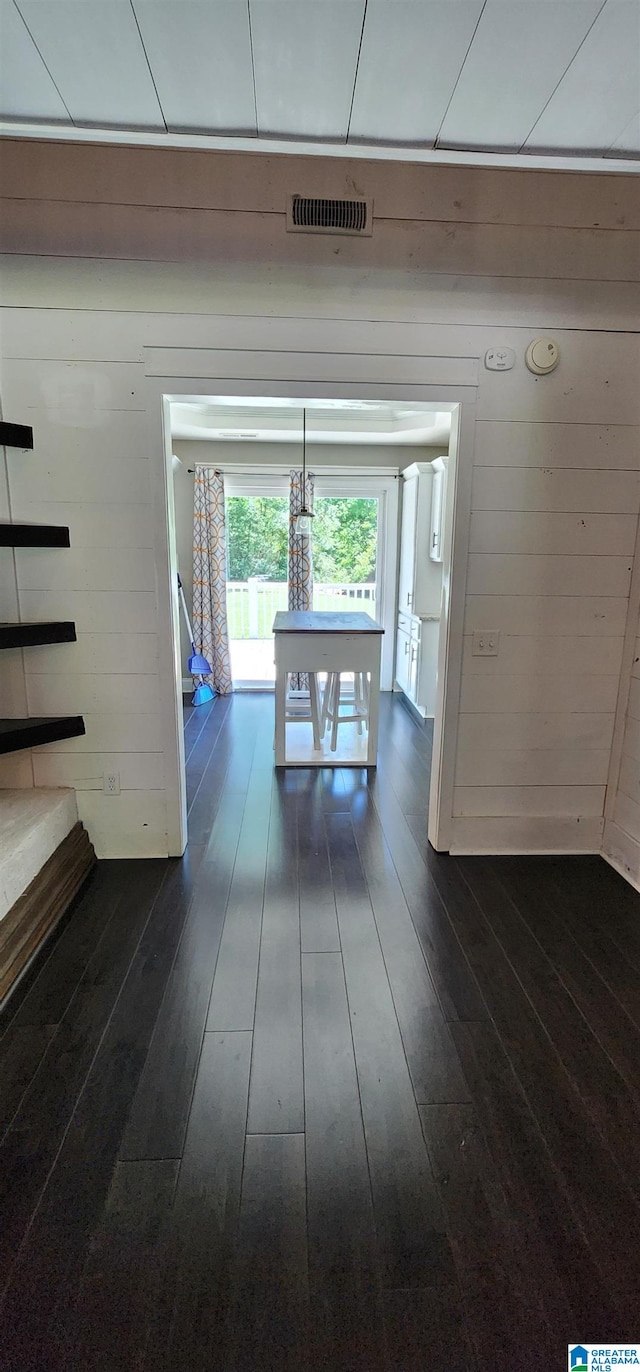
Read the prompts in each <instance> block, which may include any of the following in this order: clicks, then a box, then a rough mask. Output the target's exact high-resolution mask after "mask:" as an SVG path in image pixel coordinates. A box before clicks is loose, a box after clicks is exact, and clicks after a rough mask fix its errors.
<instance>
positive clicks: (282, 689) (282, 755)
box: [275, 663, 287, 767]
mask: <svg viewBox="0 0 640 1372" xmlns="http://www.w3.org/2000/svg"><path fill="white" fill-rule="evenodd" d="M286 699H287V673H286V672H283V670H282V668H281V667H280V666H278V664H277V663H276V689H275V706H276V739H275V747H276V767H284V766H286V735H285V730H286V723H285V709H286Z"/></svg>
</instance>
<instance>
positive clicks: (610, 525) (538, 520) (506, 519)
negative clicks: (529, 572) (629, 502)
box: [469, 510, 638, 557]
mask: <svg viewBox="0 0 640 1372" xmlns="http://www.w3.org/2000/svg"><path fill="white" fill-rule="evenodd" d="M637 523H638V520H637V515H636V514H635V513H633V514H613V515H612V514H560V513H557V512H552V513H549V512H547V511H538V510H524V511H520V510H497V511H493V510H476V511H474V512H473V513H472V515H471V526H470V534H469V540H470V541H469V550H470V552H472V553H521V554H522V553H526V554H529V555H536V554H537V555H541V554H543V553H558V554H563V553H564V554H571V555H573V554H574V553H582V554H583V555H586V556H593V557H599V556H602V555H604V556H610V555H611V553H612V552H616V553H618V554H622V555H625V554H629V553H633V550H634V547H635V538H636V529H637Z"/></svg>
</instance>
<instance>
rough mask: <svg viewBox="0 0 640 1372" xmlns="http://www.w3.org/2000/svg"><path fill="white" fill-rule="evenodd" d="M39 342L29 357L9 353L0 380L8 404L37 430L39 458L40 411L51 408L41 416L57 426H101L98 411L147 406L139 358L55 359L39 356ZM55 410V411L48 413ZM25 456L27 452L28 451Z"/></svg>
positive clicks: (2, 365)
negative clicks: (42, 358) (117, 359)
mask: <svg viewBox="0 0 640 1372" xmlns="http://www.w3.org/2000/svg"><path fill="white" fill-rule="evenodd" d="M37 354H38V348H37V345H36V346H35V347H33V348H32V349H31V350H30V356H28V357H26V358H12V357H7V356H6V355H4V356H3V360H2V362H1V363H0V385H1V386H2V392H3V396H4V397H5V403H6V404H7V406H10V407H11V409H12V410H13V411H17V412H19V413H22V414H24V415H26V422H28V423H29V424H31V426H32V428H33V431H34V434H33V440H34V447H33V451H32V454H31V456H32V457H33V456H34V455H35V453H36V451H37V449H36V443H37V444H38V447H39V446H40V444H41V443H42V434H38V431H37V420H36V417H35V414H34V411H37V410H43V411H45V413H44V414H43V415H42V418H41V420H40V422H41V423H43V424H44V423H46V422H47V421H48V422H49V423H50V424H51V425H52V426H54V425H55V424H61V425H63V426H66V425H68V426H69V427H71V428H73V427H74V426H75V425H76V424H80V425H82V423H83V421H84V423H85V424H86V427H87V428H93V427H97V425H96V419H95V414H96V411H98V412H100V411H103V410H109V411H111V410H116V411H122V410H133V411H135V410H144V409H145V408H146V401H145V397H144V393H143V390H142V389H141V388H142V386H143V378H142V374H141V372H140V367H139V365H138V364H137V363H135V362H129V361H126V360H123V361H122V362H114V361H112V360H111V359H103V358H101V359H100V360H99V361H97V362H93V361H90V360H88V359H83V360H82V362H81V363H80V362H77V361H67V360H66V359H65V358H61V357H60V356H59V355H58V357H56V358H54V359H48V360H41V359H40V358H38V355H37ZM47 412H49V413H47ZM23 456H24V455H23Z"/></svg>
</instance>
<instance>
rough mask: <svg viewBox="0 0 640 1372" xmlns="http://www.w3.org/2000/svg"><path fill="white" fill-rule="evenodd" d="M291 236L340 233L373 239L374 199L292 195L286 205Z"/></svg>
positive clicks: (288, 228) (288, 229) (288, 230)
mask: <svg viewBox="0 0 640 1372" xmlns="http://www.w3.org/2000/svg"><path fill="white" fill-rule="evenodd" d="M287 232H288V233H337V234H348V235H349V236H350V237H352V238H370V237H371V234H372V233H373V201H372V200H325V199H324V198H322V199H321V198H320V197H316V196H310V195H292V196H290V197H289V203H288V205H287Z"/></svg>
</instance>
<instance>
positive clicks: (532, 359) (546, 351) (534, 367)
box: [524, 338, 560, 376]
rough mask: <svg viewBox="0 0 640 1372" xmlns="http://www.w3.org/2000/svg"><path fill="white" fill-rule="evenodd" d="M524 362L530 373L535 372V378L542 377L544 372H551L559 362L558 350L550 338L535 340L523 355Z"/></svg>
mask: <svg viewBox="0 0 640 1372" xmlns="http://www.w3.org/2000/svg"><path fill="white" fill-rule="evenodd" d="M524 360H525V362H526V364H527V366H528V368H529V371H530V372H535V373H536V376H544V375H545V373H546V372H552V371H553V369H554V367H557V365H558V362H559V361H560V349H559V347H558V344H557V343H554V341H553V339H552V338H535V339H534V341H533V343H530V344H529V347H528V348H527V351H526V353H525V355H524Z"/></svg>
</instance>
